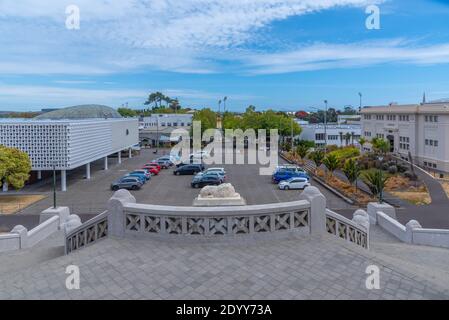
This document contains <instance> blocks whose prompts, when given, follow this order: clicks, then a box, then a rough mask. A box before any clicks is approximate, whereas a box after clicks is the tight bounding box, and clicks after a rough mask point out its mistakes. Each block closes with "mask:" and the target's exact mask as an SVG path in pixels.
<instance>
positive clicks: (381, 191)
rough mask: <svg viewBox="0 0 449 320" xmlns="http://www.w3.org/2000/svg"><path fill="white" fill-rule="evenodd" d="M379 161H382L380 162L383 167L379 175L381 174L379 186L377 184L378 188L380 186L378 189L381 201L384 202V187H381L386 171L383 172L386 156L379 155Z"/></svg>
mask: <svg viewBox="0 0 449 320" xmlns="http://www.w3.org/2000/svg"><path fill="white" fill-rule="evenodd" d="M378 159H379V161H380V164H381V168H380V169H379V175H380V179H379V181H378V186H377V188H378V191H379V203H382V202H383V197H384V195H383V193H384V192H383V188H381V183H382V182H383V177H384V173H383V171H382V161H383V160H384V157H382V156H379V158H378Z"/></svg>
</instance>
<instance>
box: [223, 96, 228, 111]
mask: <svg viewBox="0 0 449 320" xmlns="http://www.w3.org/2000/svg"><path fill="white" fill-rule="evenodd" d="M227 100H228V97H224V98H223V113H225V112H226V101H227Z"/></svg>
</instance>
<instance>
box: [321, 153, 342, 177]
mask: <svg viewBox="0 0 449 320" xmlns="http://www.w3.org/2000/svg"><path fill="white" fill-rule="evenodd" d="M323 164H324V165H325V166H326V168H327V170H329V172H330V174H331V176H332V175H333V174H334V171H335V170H337V169H338V168H339V167H340V161H339V160H338V158H337V156H336V155H335V154H332V153H331V154H329V155H328V156H327V157H326V158H324V161H323Z"/></svg>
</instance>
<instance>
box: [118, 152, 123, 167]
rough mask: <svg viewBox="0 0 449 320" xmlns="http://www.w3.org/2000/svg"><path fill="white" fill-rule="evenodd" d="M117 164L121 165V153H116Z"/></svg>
mask: <svg viewBox="0 0 449 320" xmlns="http://www.w3.org/2000/svg"><path fill="white" fill-rule="evenodd" d="M117 158H118V163H119V164H121V163H122V151H119V152H117Z"/></svg>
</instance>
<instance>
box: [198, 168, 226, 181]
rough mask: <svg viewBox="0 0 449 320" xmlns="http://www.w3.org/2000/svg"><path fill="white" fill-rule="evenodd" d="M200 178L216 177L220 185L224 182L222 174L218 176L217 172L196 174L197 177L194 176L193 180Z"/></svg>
mask: <svg viewBox="0 0 449 320" xmlns="http://www.w3.org/2000/svg"><path fill="white" fill-rule="evenodd" d="M202 176H203V177H204V176H214V177H217V178H218V179H220V181H221V183H223V182H224V181H225V176H224V175H222V174H220V173H219V172H216V171H211V172H206V171H203V172H198V173H197V175H196V176H195V177H194V178H193V179H196V178H200V177H202Z"/></svg>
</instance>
